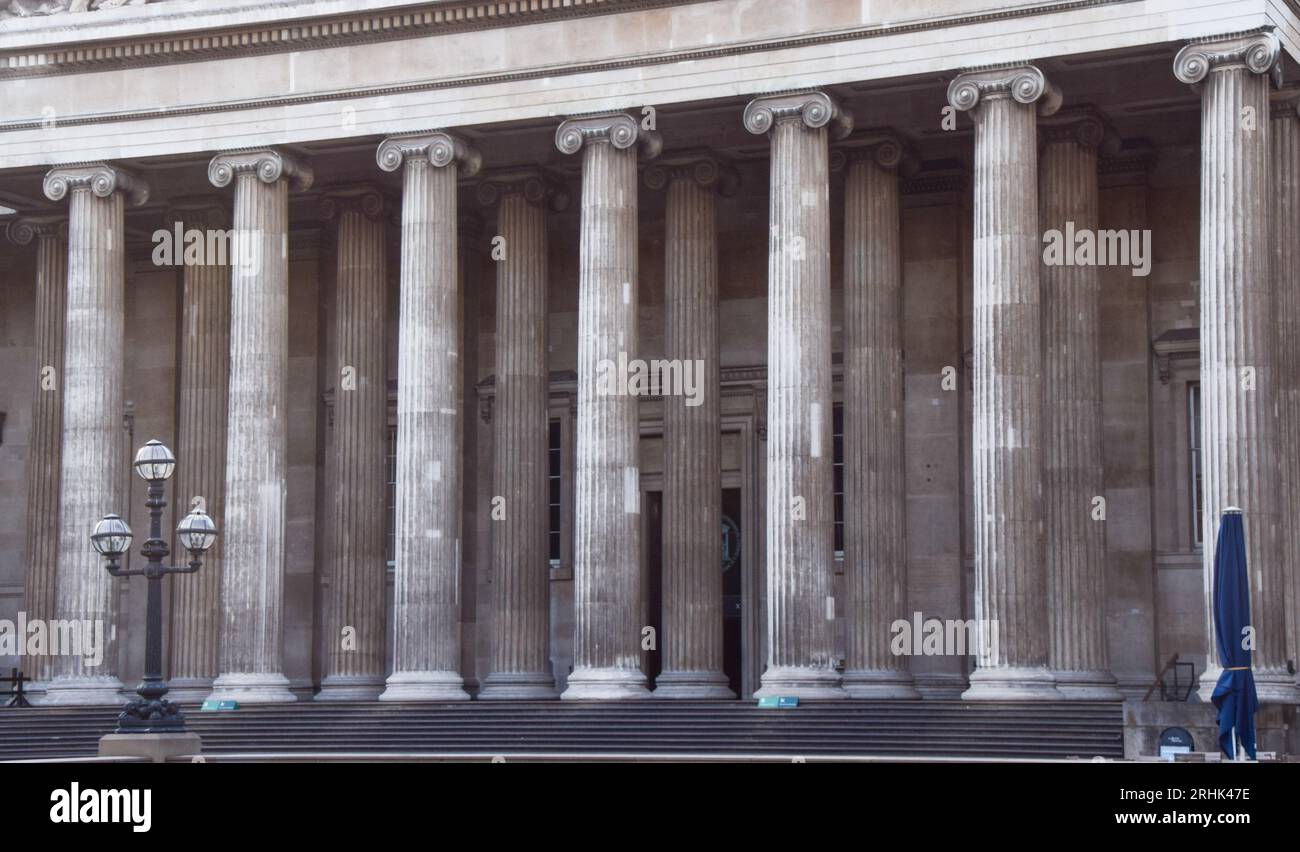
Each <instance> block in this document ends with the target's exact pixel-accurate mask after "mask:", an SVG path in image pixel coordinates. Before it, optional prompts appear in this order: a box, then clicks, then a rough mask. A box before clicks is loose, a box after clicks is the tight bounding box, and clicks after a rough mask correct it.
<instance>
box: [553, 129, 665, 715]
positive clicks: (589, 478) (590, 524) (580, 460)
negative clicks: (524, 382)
mask: <svg viewBox="0 0 1300 852" xmlns="http://www.w3.org/2000/svg"><path fill="white" fill-rule="evenodd" d="M639 132H640V128H639V125H638V124H637V123H636V122H635V121H634V120H633V119H631V118H630V117H629V116H626V115H623V114H621V113H619V114H613V115H606V116H599V117H593V118H589V119H579V120H570V121H566V122H564V123H563V124H562V125H561V126H560V127H559V129H558V131H557V134H556V144H557V147H559V148H560V150H561V151H563V152H565V153H569V154H573V153H577V151H578V150H579V149H582V151H583V155H582V224H581V239H580V248H579V261H578V413H577V424H576V446H575V451H574V453H575V467H574V470H575V479H574V564H573V585H574V637H573V656H574V661H573V662H574V666H573V673H572V674H570V675H569V679H568V687H567V688H566V689H565V691H564V694H563V696H562V697H563V698H565V699H570V700H572V699H585V698H644V697H647V696H648V695H649V694H650V693H649V691H648V690H647V689H646V678H645V674H644V673H643V672H642V670H641V626H642V624H641V617H642V616H641V486H640V471H639V468H638V465H639V458H640V454H639V449H640V434H639V418H638V410H637V409H638V398H637V397H636V396H633V395H631V394H624V393H621V392H618V391H612V392H611V391H610V389H609V388H608V386H606V384H605V383H602V382H601V381H600V379H599V378H598V374H608V372H609V370H610V367H611V365H617V364H620V363H626V362H627V361H630V360H631V359H633V358H635V357H636V353H637V322H636V319H637V317H636V314H637V293H638V282H637V152H636V149H635V148H634V147H632V146H634V145H635V144H636V142H637V139H638V136H639ZM620 355H621V356H622V357H621V358H620Z"/></svg>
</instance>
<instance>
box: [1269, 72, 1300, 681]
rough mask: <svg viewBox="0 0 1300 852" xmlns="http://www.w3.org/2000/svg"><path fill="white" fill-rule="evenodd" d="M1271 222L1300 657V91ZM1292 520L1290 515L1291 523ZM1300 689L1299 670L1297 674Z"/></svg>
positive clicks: (1275, 125)
mask: <svg viewBox="0 0 1300 852" xmlns="http://www.w3.org/2000/svg"><path fill="white" fill-rule="evenodd" d="M1269 127H1270V128H1271V131H1270V132H1271V133H1272V138H1271V139H1270V140H1269V151H1270V155H1271V159H1270V163H1269V167H1270V169H1271V174H1270V181H1269V183H1270V185H1271V191H1270V192H1269V198H1270V203H1271V207H1270V209H1269V221H1270V222H1271V227H1272V230H1271V232H1270V235H1269V243H1270V245H1271V246H1272V247H1273V287H1274V295H1275V297H1276V299H1277V308H1276V311H1277V356H1276V357H1277V378H1278V387H1277V393H1278V404H1279V411H1280V417H1279V426H1280V429H1279V433H1278V456H1279V458H1280V460H1281V470H1280V473H1281V476H1280V477H1279V481H1278V486H1279V495H1280V499H1281V502H1280V504H1279V506H1278V511H1279V514H1280V519H1281V527H1282V529H1281V538H1282V542H1281V545H1282V563H1283V564H1282V567H1283V570H1284V571H1285V572H1286V589H1287V616H1286V618H1287V656H1288V657H1290V658H1291V659H1293V660H1300V524H1297V523H1295V522H1294V519H1295V518H1300V285H1298V282H1300V239H1297V238H1298V237H1300V89H1296V88H1288V89H1286V90H1283V91H1281V92H1278V93H1276V94H1275V96H1274V98H1273V109H1272V121H1271V122H1270V123H1269ZM1288 519H1291V520H1290V521H1288ZM1297 686H1298V687H1300V673H1297Z"/></svg>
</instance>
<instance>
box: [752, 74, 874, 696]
mask: <svg viewBox="0 0 1300 852" xmlns="http://www.w3.org/2000/svg"><path fill="white" fill-rule="evenodd" d="M744 122H745V128H746V129H747V130H749V131H750V132H751V133H756V134H763V133H765V134H767V135H768V136H769V138H770V139H771V143H772V155H771V156H772V165H771V170H772V171H771V186H770V192H771V222H770V231H769V248H768V265H767V269H768V272H767V288H768V303H767V528H766V535H767V566H766V571H767V643H768V648H767V652H768V662H767V670H766V671H765V672H763V677H762V684H763V685H762V688H761V689H759V690H758V692H757V693H755V694H756V695H757V696H759V697H763V696H768V695H795V696H799V697H801V698H845V697H847V696H846V693H845V692H844V690H843V689H842V688H841V686H840V675H839V673H837V672H836V671H835V660H834V648H833V636H832V622H833V621H834V617H835V601H834V598H833V597H832V588H831V572H832V570H833V562H834V558H835V554H834V530H833V525H834V520H835V518H834V515H835V507H834V503H833V500H832V491H833V485H834V483H833V479H832V461H833V460H832V453H833V447H832V445H831V425H832V423H831V419H832V415H833V410H832V405H833V399H832V396H831V338H830V333H829V332H830V327H831V291H830V162H829V156H830V155H829V150H828V142H827V139H828V135H829V132H828V127H833V128H834V129H835V131H836V133H837V134H838V135H843V134H844V133H847V132H848V131H849V130H851V129H852V119H851V118H850V117H849V116H848V115H846V114H845V113H843V112H841V111H840V109H839V107H838V106H837V105H836V104H835V102H834V101H832V100H831V99H830V97H828V96H827V95H826V94H824V93H822V92H805V93H801V94H793V95H777V96H773V97H766V98H758V99H756V100H753V101H750V103H749V105H748V106H747V107H745V115H744Z"/></svg>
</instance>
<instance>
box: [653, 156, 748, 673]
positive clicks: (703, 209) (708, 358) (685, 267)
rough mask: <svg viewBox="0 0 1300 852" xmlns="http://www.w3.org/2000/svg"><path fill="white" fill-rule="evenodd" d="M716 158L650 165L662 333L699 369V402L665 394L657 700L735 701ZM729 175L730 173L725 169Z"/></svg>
mask: <svg viewBox="0 0 1300 852" xmlns="http://www.w3.org/2000/svg"><path fill="white" fill-rule="evenodd" d="M725 168H726V167H725V166H721V165H719V164H718V163H717V162H716V161H715V160H713V159H695V160H694V161H691V160H689V159H688V160H679V161H675V162H672V163H671V164H664V165H656V166H652V167H651V168H650V170H649V171H647V173H646V181H647V183H648V184H649V185H650V186H651V187H652V188H659V187H663V186H664V185H665V184H666V185H667V193H668V198H667V205H666V210H665V228H664V230H665V242H666V258H665V265H664V337H665V343H666V346H665V348H666V353H665V354H666V356H667V357H668V358H669V359H670V360H679V361H680V362H681V364H682V365H683V366H682V369H683V370H685V369H688V368H689V369H694V366H695V365H699V366H700V367H702V368H703V370H702V373H700V374H699V375H698V376H697V381H699V383H700V396H699V397H698V398H697V399H696V400H694V401H691V400H689V399H688V398H686V397H683V396H665V397H664V446H665V447H667V448H669V450H668V452H666V453H665V458H664V494H663V618H662V624H663V637H662V639H663V671H662V672H661V673H660V674H659V676H658V677H657V678H656V679H655V696H656V697H658V698H734V697H735V694H734V693H733V692H732V691H731V688H730V686H729V685H728V679H727V675H726V674H725V673H724V672H723V664H722V571H721V569H720V567H719V563H720V558H719V547H718V531H719V530H720V529H721V528H722V421H721V405H720V399H719V384H718V381H719V368H718V246H717V213H716V195H717V192H718V189H719V186H718V185H719V183H720V181H721V180H722V175H721V174H720V171H721V170H722V169H725ZM727 171H728V175H730V174H731V173H730V170H729V169H727Z"/></svg>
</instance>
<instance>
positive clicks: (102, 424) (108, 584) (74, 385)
mask: <svg viewBox="0 0 1300 852" xmlns="http://www.w3.org/2000/svg"><path fill="white" fill-rule="evenodd" d="M45 195H46V196H47V197H48V198H49V199H50V200H51V201H62V200H63V199H64V198H67V199H68V291H67V322H66V324H65V326H64V345H65V349H64V368H63V375H62V376H61V377H60V380H61V381H62V387H63V448H62V454H61V457H60V460H59V462H60V463H59V470H60V474H59V479H60V494H61V497H60V503H61V510H60V513H59V559H58V575H57V577H56V579H55V612H56V616H57V617H58V618H60V619H76V620H84V621H86V622H89V623H91V624H94V623H98V624H99V625H100V628H101V629H102V631H103V637H104V641H103V645H102V649H101V650H102V652H103V660H102V661H101V662H100V664H99V665H94V664H93V661H88V660H87V659H86V658H85V656H74V655H70V654H61V655H59V656H57V657H55V658H54V659H53V661H52V671H51V675H52V676H51V679H50V681H49V687H48V691H47V693H46V696H45V701H44V703H46V704H118V703H121V702H122V700H123V699H122V697H121V696H120V695H119V692H118V691H119V690H120V689H121V688H122V682H121V681H120V680H119V679H118V677H117V670H118V669H117V667H118V659H117V647H118V645H117V641H116V639H115V637H114V633H115V629H116V627H117V617H118V583H117V581H116V580H114V579H113V578H112V577H111V576H110V575H109V573H108V571H106V570H105V568H104V563H103V559H102V558H101V557H100V556H99V554H98V553H96V552H95V550H94V548H93V547H92V546H91V543H90V532H91V530H92V529H94V526H95V523H96V522H98V521H99V519H100V518H102V517H103V516H104V515H106V514H109V513H110V512H116V513H119V514H120V513H121V512H122V510H123V506H122V502H123V499H124V485H125V482H126V470H125V461H126V452H127V448H126V446H125V440H124V435H125V433H124V431H123V429H122V416H123V414H124V411H125V399H124V398H123V391H122V388H123V345H124V344H123V342H124V334H125V315H124V314H125V311H124V310H123V307H124V301H125V292H124V288H125V259H126V240H125V231H124V227H125V213H124V211H125V206H126V204H127V202H128V199H129V200H130V202H131V203H133V204H142V203H144V201H145V200H147V199H148V195H149V188H148V186H147V185H146V184H144V183H143V182H142V181H140V179H139V178H137V177H135V176H133V175H131V174H129V173H127V172H125V171H122V170H121V169H118V168H116V167H115V166H110V165H107V164H104V163H95V164H90V165H84V166H69V167H62V168H56V169H53V170H51V171H50V172H49V173H48V174H47V175H46V176H45Z"/></svg>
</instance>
